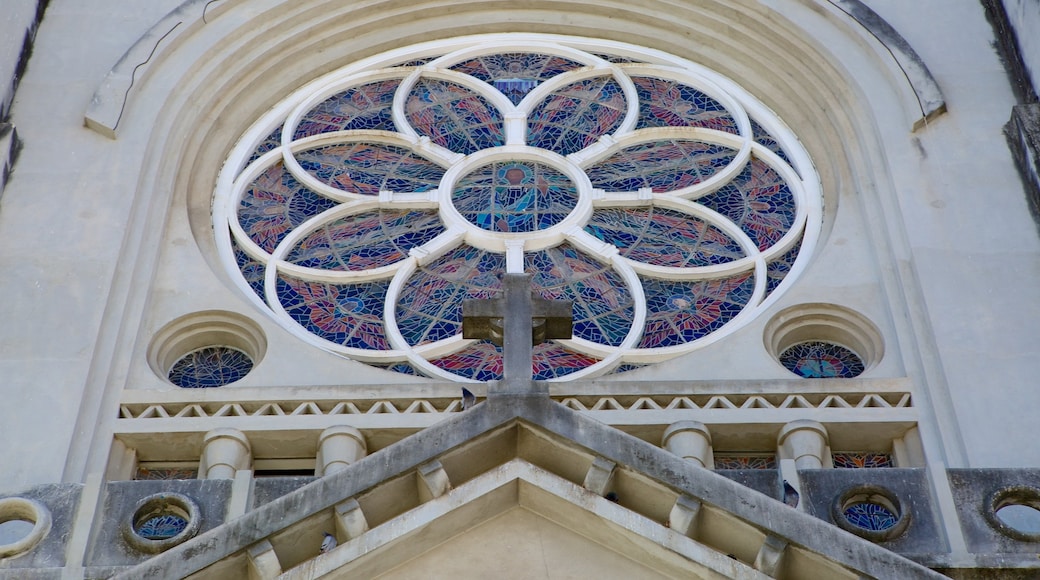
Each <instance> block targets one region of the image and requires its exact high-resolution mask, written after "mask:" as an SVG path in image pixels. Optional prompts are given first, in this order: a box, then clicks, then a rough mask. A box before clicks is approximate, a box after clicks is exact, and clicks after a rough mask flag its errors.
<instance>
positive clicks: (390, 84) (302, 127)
mask: <svg viewBox="0 0 1040 580" xmlns="http://www.w3.org/2000/svg"><path fill="white" fill-rule="evenodd" d="M400 83H401V81H400V80H399V79H391V80H386V81H379V82H375V83H369V84H366V85H361V86H358V87H352V88H350V89H347V90H346V91H343V92H341V93H338V94H336V95H333V96H331V97H329V98H328V99H326V100H325V101H323V102H321V103H319V104H318V105H317V106H315V107H314V108H313V109H311V110H310V111H308V112H307V114H306V115H304V116H303V118H302V119H300V124H299V125H298V126H297V127H296V133H295V134H294V135H293V139H302V138H304V137H309V136H311V135H318V134H320V133H328V132H331V131H344V130H358V129H378V130H382V131H393V130H395V128H394V121H393V118H392V115H391V110H392V107H393V104H394V91H395V90H396V89H397V85H399V84H400Z"/></svg>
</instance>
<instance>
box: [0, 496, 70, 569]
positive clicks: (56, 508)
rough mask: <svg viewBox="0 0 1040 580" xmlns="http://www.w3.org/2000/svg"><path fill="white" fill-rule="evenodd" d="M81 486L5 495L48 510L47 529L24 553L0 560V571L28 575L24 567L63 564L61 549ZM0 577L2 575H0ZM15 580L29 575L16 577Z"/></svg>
mask: <svg viewBox="0 0 1040 580" xmlns="http://www.w3.org/2000/svg"><path fill="white" fill-rule="evenodd" d="M82 491H83V485H81V484H76V483H56V484H51V485H39V486H36V487H33V488H31V489H27V490H25V491H23V492H21V493H14V494H5V495H3V496H0V499H3V498H5V497H22V498H26V499H31V500H35V501H37V502H39V503H41V504H43V505H44V506H46V508H47V510H49V511H50V516H51V529H50V531H49V532H48V533H47V535H46V536H44V537H43V539H42V540H40V543H39V544H37V545H36V546H35V547H34V548H32V549H30V550H29V551H28V552H25V553H24V554H21V555H17V556H12V557H9V558H0V571H2V570H7V569H17V570H18V572H17V573H16V576H17V574H28V572H27V571H26V569H27V568H60V567H62V566H64V565H65V546H66V544H67V543H68V539H69V534H71V533H72V524H73V518H74V517H75V515H76V506H77V505H79V498H80V494H81V493H82ZM0 577H2V576H0ZM17 577H19V578H22V577H29V576H17Z"/></svg>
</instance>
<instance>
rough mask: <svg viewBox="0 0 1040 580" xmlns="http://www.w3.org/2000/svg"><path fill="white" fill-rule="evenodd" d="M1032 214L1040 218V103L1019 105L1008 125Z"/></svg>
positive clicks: (1009, 139) (1012, 151)
mask: <svg viewBox="0 0 1040 580" xmlns="http://www.w3.org/2000/svg"><path fill="white" fill-rule="evenodd" d="M1005 132H1006V133H1007V138H1008V146H1009V147H1010V148H1011V153H1012V155H1014V157H1015V164H1016V165H1018V171H1019V172H1020V173H1021V174H1022V182H1023V185H1024V186H1025V190H1026V197H1027V198H1028V199H1029V208H1030V210H1032V212H1033V217H1034V218H1036V219H1037V220H1038V221H1040V103H1033V104H1030V105H1017V106H1015V107H1014V108H1012V109H1011V120H1010V121H1008V124H1007V127H1005Z"/></svg>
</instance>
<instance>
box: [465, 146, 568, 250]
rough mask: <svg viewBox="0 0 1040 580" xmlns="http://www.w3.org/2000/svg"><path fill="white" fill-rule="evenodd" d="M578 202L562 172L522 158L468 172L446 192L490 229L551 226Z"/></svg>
mask: <svg viewBox="0 0 1040 580" xmlns="http://www.w3.org/2000/svg"><path fill="white" fill-rule="evenodd" d="M577 201H578V191H577V188H576V187H575V186H574V184H573V183H571V180H570V178H568V177H567V176H566V175H564V174H563V173H561V172H559V171H557V170H555V169H553V168H552V167H549V166H547V165H544V164H540V163H530V162H522V161H506V162H498V163H492V164H489V165H485V166H484V167H481V168H479V169H477V170H475V171H473V172H471V173H468V174H466V175H465V176H464V177H463V178H462V179H460V180H459V182H458V183H456V184H455V190H454V192H452V196H451V203H452V204H453V205H454V206H455V209H456V210H458V212H459V213H460V214H462V216H463V217H464V218H466V220H467V221H469V222H470V223H472V224H474V225H476V226H478V227H480V228H481V229H485V230H488V231H492V232H533V231H535V230H544V229H546V228H550V227H552V226H554V225H556V224H558V223H560V222H561V221H563V219H564V218H566V217H567V215H568V214H570V212H571V211H572V210H573V209H574V206H575V205H576V204H577Z"/></svg>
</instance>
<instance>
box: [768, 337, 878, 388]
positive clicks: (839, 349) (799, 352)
mask: <svg viewBox="0 0 1040 580" xmlns="http://www.w3.org/2000/svg"><path fill="white" fill-rule="evenodd" d="M780 364H782V365H784V367H786V368H787V370H789V371H791V372H792V373H794V374H796V375H798V376H800V377H804V378H807V379H836V378H842V379H850V378H852V377H857V376H859V375H860V374H862V373H863V368H864V367H863V360H862V359H861V358H860V357H859V355H857V354H856V353H854V352H852V351H851V350H849V349H847V348H845V347H844V346H841V345H839V344H834V343H830V342H821V341H811V342H802V343H799V344H796V345H794V346H791V347H790V348H788V349H787V350H785V351H784V352H782V353H780Z"/></svg>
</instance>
